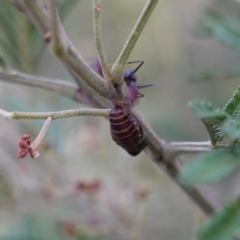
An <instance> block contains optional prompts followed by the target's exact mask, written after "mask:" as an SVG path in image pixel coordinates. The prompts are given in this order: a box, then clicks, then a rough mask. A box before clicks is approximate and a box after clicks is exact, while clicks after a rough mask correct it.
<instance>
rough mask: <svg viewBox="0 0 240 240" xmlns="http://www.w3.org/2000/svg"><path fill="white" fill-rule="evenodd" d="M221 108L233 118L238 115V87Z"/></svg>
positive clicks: (239, 94) (239, 104)
mask: <svg viewBox="0 0 240 240" xmlns="http://www.w3.org/2000/svg"><path fill="white" fill-rule="evenodd" d="M223 110H224V111H225V112H226V113H228V114H229V115H231V116H232V117H233V118H236V117H237V116H238V114H239V112H240V87H239V88H238V90H236V91H235V92H234V94H233V96H232V98H231V99H230V100H229V101H228V103H227V104H226V106H225V107H224V108H223Z"/></svg>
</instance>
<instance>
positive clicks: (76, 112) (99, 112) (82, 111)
mask: <svg viewBox="0 0 240 240" xmlns="http://www.w3.org/2000/svg"><path fill="white" fill-rule="evenodd" d="M109 111H110V109H91V108H79V109H71V110H65V111H57V112H17V111H15V112H6V111H4V110H1V109H0V115H2V116H3V117H7V118H10V119H47V118H48V117H52V119H53V120H55V119H60V118H69V117H78V116H101V117H107V116H108V115H109Z"/></svg>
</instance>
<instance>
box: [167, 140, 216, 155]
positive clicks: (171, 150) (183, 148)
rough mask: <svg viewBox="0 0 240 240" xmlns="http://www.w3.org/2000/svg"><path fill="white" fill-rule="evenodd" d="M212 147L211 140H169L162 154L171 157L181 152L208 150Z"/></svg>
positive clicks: (181, 153) (189, 152)
mask: <svg viewBox="0 0 240 240" xmlns="http://www.w3.org/2000/svg"><path fill="white" fill-rule="evenodd" d="M211 149H212V145H211V142H209V141H208V142H170V143H168V144H167V145H166V146H165V149H164V151H165V154H164V156H165V157H167V158H169V159H170V158H172V159H174V157H176V156H180V155H183V154H192V153H202V152H209V151H210V150H211Z"/></svg>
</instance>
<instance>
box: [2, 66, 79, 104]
mask: <svg viewBox="0 0 240 240" xmlns="http://www.w3.org/2000/svg"><path fill="white" fill-rule="evenodd" d="M0 81H4V82H7V83H14V84H22V85H26V86H29V87H36V88H41V89H45V90H49V91H53V92H56V93H58V94H60V95H63V96H65V97H68V98H70V99H72V100H74V101H78V102H79V97H78V96H77V90H78V88H77V87H76V86H74V85H72V84H69V83H67V82H65V81H63V80H58V79H50V78H43V77H36V76H34V75H30V74H25V73H22V72H17V71H7V72H6V71H2V70H0Z"/></svg>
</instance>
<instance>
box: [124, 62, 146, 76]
mask: <svg viewBox="0 0 240 240" xmlns="http://www.w3.org/2000/svg"><path fill="white" fill-rule="evenodd" d="M132 63H140V64H139V65H138V66H137V67H136V68H135V69H134V70H133V71H132V73H131V74H130V76H129V77H131V76H132V75H133V74H134V73H135V72H137V70H138V69H139V68H140V67H141V66H142V65H143V64H144V61H132V62H128V63H127V64H132Z"/></svg>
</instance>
